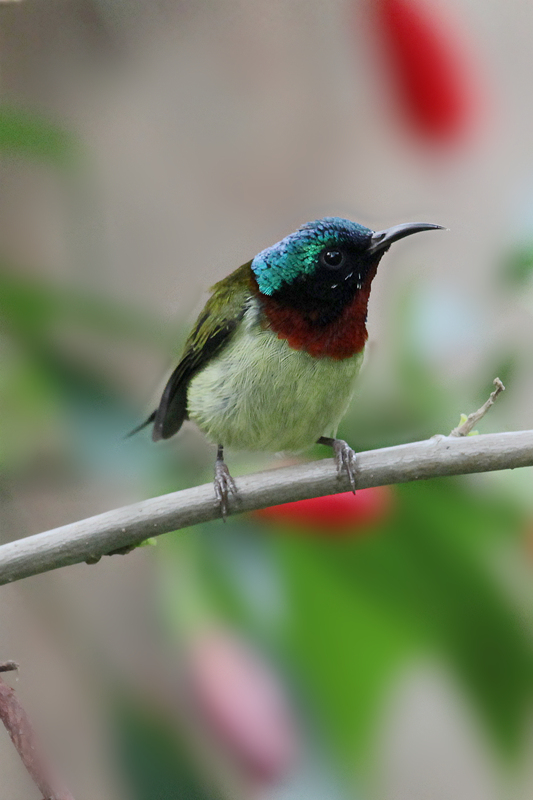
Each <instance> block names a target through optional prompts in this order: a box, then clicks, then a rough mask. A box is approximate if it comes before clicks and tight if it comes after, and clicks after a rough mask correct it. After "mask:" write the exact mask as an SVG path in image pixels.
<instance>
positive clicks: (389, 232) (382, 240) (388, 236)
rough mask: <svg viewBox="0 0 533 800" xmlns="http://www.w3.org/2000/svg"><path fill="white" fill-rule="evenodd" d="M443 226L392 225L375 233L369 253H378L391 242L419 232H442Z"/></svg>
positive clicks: (413, 223)
mask: <svg viewBox="0 0 533 800" xmlns="http://www.w3.org/2000/svg"><path fill="white" fill-rule="evenodd" d="M443 230H445V228H444V226H443V225H433V224H432V223H431V222H404V223H402V224H401V225H393V226H392V228H386V229H385V230H384V231H376V232H375V233H373V234H372V236H371V238H370V246H369V248H368V252H369V253H379V251H380V250H384V249H385V248H386V247H389V245H391V244H392V243H393V242H397V241H398V239H403V238H404V236H410V235H411V234H412V233H420V232H421V231H443Z"/></svg>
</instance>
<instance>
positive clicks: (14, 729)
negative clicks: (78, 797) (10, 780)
mask: <svg viewBox="0 0 533 800" xmlns="http://www.w3.org/2000/svg"><path fill="white" fill-rule="evenodd" d="M17 666H18V665H17V664H16V663H15V662H14V661H6V662H4V663H3V664H0V672H11V671H12V670H16V669H17ZM0 719H1V720H2V722H3V723H4V726H5V728H6V730H7V732H8V733H9V736H10V738H11V741H12V742H13V744H14V745H15V748H16V750H17V753H18V754H19V756H20V758H21V760H22V763H23V764H24V766H25V767H26V769H27V770H28V772H29V774H30V775H31V777H32V779H33V781H34V782H35V783H36V785H37V786H38V788H39V791H40V792H42V793H43V795H44V800H74V798H73V797H72V795H71V794H70V792H69V791H68V789H65V787H64V786H62V784H61V782H60V781H59V779H58V778H57V776H56V775H55V774H54V772H53V770H52V769H51V767H50V766H49V764H48V763H47V761H46V759H45V757H44V756H43V753H42V751H41V748H40V747H39V743H38V741H37V737H36V735H35V731H34V730H33V728H32V726H31V723H30V721H29V719H28V715H27V714H26V712H25V711H24V709H23V708H22V706H21V704H20V702H19V700H18V698H17V696H16V694H15V690H14V689H12V688H11V686H8V685H7V683H5V681H3V680H2V678H0Z"/></svg>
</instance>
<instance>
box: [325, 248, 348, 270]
mask: <svg viewBox="0 0 533 800" xmlns="http://www.w3.org/2000/svg"><path fill="white" fill-rule="evenodd" d="M344 259H345V255H344V253H343V252H342V250H333V249H332V250H323V251H322V253H321V254H320V260H321V261H322V263H323V264H324V265H325V266H326V267H329V268H330V269H338V268H339V267H342V265H343V264H344Z"/></svg>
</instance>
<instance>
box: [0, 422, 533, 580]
mask: <svg viewBox="0 0 533 800" xmlns="http://www.w3.org/2000/svg"><path fill="white" fill-rule="evenodd" d="M530 466H533V430H529V431H515V432H512V433H489V434H486V435H483V436H471V437H449V436H440V435H439V436H433V437H432V438H431V439H427V440H426V441H423V442H414V443H412V444H404V445H399V446H397V447H386V448H383V449H381V450H370V451H367V452H363V453H360V454H359V455H358V456H357V486H358V488H360V489H364V488H367V487H370V486H383V485H385V484H392V483H406V482H408V481H418V480H424V479H426V478H436V477H442V476H445V475H463V474H467V473H472V472H489V471H492V470H499V469H514V468H516V467H530ZM236 484H237V489H238V497H237V498H233V497H231V498H230V502H229V513H230V514H236V513H239V512H241V511H252V510H254V509H257V508H265V507H267V506H272V505H278V504H280V503H288V502H291V501H293V500H303V499H306V498H309V497H318V496H320V495H327V494H336V493H337V492H346V491H349V490H350V485H349V480H348V478H347V477H346V476H344V475H340V476H338V475H337V471H336V469H335V465H334V463H333V460H332V459H329V458H327V459H323V460H322V461H312V462H311V463H309V464H300V465H298V466H293V467H283V468H281V469H275V470H269V471H267V472H260V473H255V474H254V475H247V476H245V477H243V478H238V479H237V481H236ZM219 517H220V509H219V508H218V506H217V505H216V504H215V499H214V493H213V485H212V484H205V485H204V486H196V487H194V488H193V489H185V490H184V491H181V492H174V493H172V494H167V495H163V496H161V497H154V498H152V499H151V500H145V501H142V502H140V503H134V504H133V505H130V506H126V507H124V508H118V509H115V510H114V511H108V512H106V513H105V514H99V515H98V516H96V517H90V518H89V519H84V520H81V521H80V522H73V523H72V524H70V525H64V526H63V527H61V528H56V529H55V530H51V531H47V532H46V533H39V534H36V535H35V536H28V537H27V538H25V539H18V540H17V541H14V542H10V543H9V544H4V545H2V546H1V547H0V585H2V584H5V583H10V582H12V581H17V580H20V579H21V578H27V577H29V576H30V575H37V574H39V573H41V572H47V571H49V570H52V569H58V567H66V566H68V565H70V564H77V563H79V562H82V561H89V562H91V561H92V562H94V561H96V560H98V558H99V557H100V556H102V555H106V554H108V553H111V552H113V551H116V550H119V549H121V548H128V547H130V546H132V545H137V544H140V542H142V541H143V540H144V539H148V538H149V537H151V536H158V535H159V534H161V533H167V532H168V531H173V530H178V529H180V528H187V527H189V526H190V525H195V524H197V523H200V522H208V521H209V520H212V519H216V518H219Z"/></svg>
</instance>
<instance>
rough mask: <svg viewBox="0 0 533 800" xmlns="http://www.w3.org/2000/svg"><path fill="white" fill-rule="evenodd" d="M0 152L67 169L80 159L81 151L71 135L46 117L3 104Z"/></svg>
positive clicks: (0, 124) (0, 107) (0, 118)
mask: <svg viewBox="0 0 533 800" xmlns="http://www.w3.org/2000/svg"><path fill="white" fill-rule="evenodd" d="M0 153H5V154H10V155H18V156H23V157H25V158H31V159H34V160H38V161H43V162H45V163H49V164H52V165H54V166H58V167H69V166H72V165H73V164H74V163H75V162H76V161H77V160H78V159H79V156H80V148H79V145H78V141H77V139H76V137H75V136H74V135H73V134H71V133H69V132H68V131H66V130H64V129H63V128H61V127H60V126H58V125H56V124H55V123H53V122H51V121H50V120H48V119H46V118H45V117H42V116H39V115H38V114H36V113H35V112H29V111H24V110H23V109H19V108H10V107H8V106H4V105H2V106H0Z"/></svg>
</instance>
